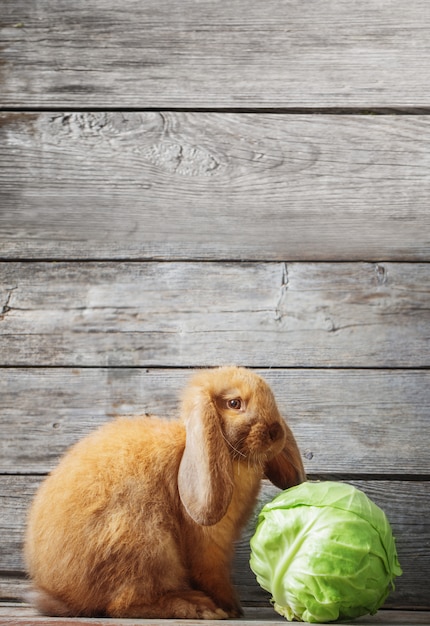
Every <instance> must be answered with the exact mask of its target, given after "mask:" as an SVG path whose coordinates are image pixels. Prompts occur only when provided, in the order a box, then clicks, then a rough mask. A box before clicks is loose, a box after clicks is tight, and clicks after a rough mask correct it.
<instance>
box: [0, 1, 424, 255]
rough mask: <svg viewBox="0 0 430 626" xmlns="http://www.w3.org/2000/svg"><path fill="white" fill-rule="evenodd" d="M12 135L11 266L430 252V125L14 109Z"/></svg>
mask: <svg viewBox="0 0 430 626" xmlns="http://www.w3.org/2000/svg"><path fill="white" fill-rule="evenodd" d="M19 4H20V3H16V4H15V7H16V8H14V9H13V11H14V15H16V18H15V19H18V15H19V14H20V8H21V10H22V7H19ZM200 4H201V3H198V4H196V7H198V6H200ZM277 4H278V5H279V3H277ZM332 4H333V3H332ZM336 4H338V3H336V2H335V3H334V5H336ZM389 4H390V12H393V14H394V13H395V11H396V9H394V8H393V6H392V4H393V3H392V1H390V3H389ZM401 4H402V5H404V3H401ZM409 4H410V3H408V5H407V7H408V8H407V11H408V13H410V12H411V8H410V6H409ZM28 5H29V6H30V3H28ZM145 5H146V3H138V6H136V10H142V9H140V7H144V6H145ZM312 5H315V3H312ZM13 6H14V5H13V4H12V3H8V7H10V9H11V8H12V7H13ZM45 6H46V5H45V4H44V3H43V2H39V3H38V7H39V10H40V11H41V15H43V14H44V7H45ZM59 6H60V5H59V3H58V2H55V3H54V5H53V6H52V7H51V11H52V15H51V17H49V18H48V16H46V18H47V20H48V21H47V22H46V24H48V23H49V21H50V19H54V17H53V16H54V15H55V13H56V11H57V7H59ZM166 6H167V5H166ZM261 6H263V5H261ZM280 6H281V5H279V7H280ZM282 6H284V5H282ZM309 6H310V5H309ZM358 6H361V3H358V4H357V3H356V4H354V6H353V7H352V6H350V4H349V3H348V14H349V12H350V11H352V12H354V11H355V10H356V8H357V7H358ZM61 7H62V8H61V11H66V12H67V10H66V9H65V6H64V5H61ZM306 7H308V4H307V3H305V5H303V6H302V5H300V13H302V12H303V11H306V10H309V9H307V8H306ZM405 7H406V5H405ZM3 9H4V7H3ZM10 9H9V10H10ZM6 10H8V9H6ZM81 10H82V11H83V10H84V9H83V8H82V9H81ZM160 10H161V9H160ZM183 10H184V8H183V6H182V4H181V11H183ZM278 10H279V9H278ZM312 10H315V8H313V9H312ZM327 10H329V9H328V7H327V6H326V3H324V14H325V13H326V11H327ZM402 10H403V9H402ZM404 10H406V8H405V9H404ZM91 11H92V10H91ZM118 11H119V14H121V15H122V14H124V12H123V10H122V9H121V10H118ZM264 12H265V14H266V15H270V11H269V9H268V7H267V6H266V4H264ZM245 13H248V10H247V11H246V12H245ZM172 14H174V12H173V13H172ZM184 14H185V13H184ZM315 15H318V12H316V13H315ZM320 18H321V16H319V18H318V20H319V21H320ZM44 19H45V18H44ZM133 19H135V18H134V16H133ZM348 19H349V18H348ZM396 19H399V20H400V17H398V18H396ZM23 20H24V17H23ZM98 20H100V13H98V14H97V21H98ZM24 21H25V20H24ZM84 22H85V20H84ZM60 23H61V22H60ZM273 23H274V24H275V23H276V22H275V21H274V22H273ZM399 23H400V21H399ZM42 24H43V25H42ZM38 27H39V28H42V29H43V28H45V22H44V21H42V22H41V23H40V24H39V25H38ZM319 27H320V26H319ZM56 28H57V27H56ZM56 28H55V29H54V30H56ZM58 28H59V30H58V32H61V26H58ZM403 28H404V24H403V23H402V29H403ZM420 28H421V31H420V32H422V33H424V32H425V29H424V28H422V24H421V25H420ZM12 30H13V29H12ZM25 30H26V29H15V30H14V32H16V33H18V35H19V36H24V31H25ZM52 32H54V31H52ZM405 32H406V31H405ZM89 41H91V46H93V45H94V41H95V40H94V38H91V39H90V40H89ZM416 45H417V43H416V40H415V41H414V46H416ZM429 46H430V38H429ZM417 49H418V48H417ZM33 53H34V50H33V51H32V54H33ZM401 53H402V55H404V53H405V51H404V49H402V50H401ZM51 57H52V59H53V60H56V59H57V55H56V54H54V55H50V58H51ZM429 58H430V57H429ZM416 67H418V66H416ZM26 71H31V72H32V73H34V67H33V66H31V68H30V67H26ZM139 72H141V68H140V69H139ZM354 74H355V73H354ZM61 75H62V76H63V75H64V73H62V74H61ZM128 77H129V74H127V80H128ZM91 80H93V79H91ZM278 82H279V83H280V84H281V83H282V81H278ZM417 84H419V85H425V86H426V84H427V83H426V82H425V81H423V80H422V74H420V80H419V82H418V83H417ZM163 90H165V84H164V83H163ZM409 96H410V93H409V94H408V97H409ZM49 102H50V104H52V100H50V101H49ZM32 104H33V102H32ZM103 104H104V105H105V104H106V103H105V100H103ZM115 104H116V105H117V104H118V102H117V101H116V100H115ZM158 104H159V103H158ZM0 133H1V141H0V206H1V212H0V256H1V257H2V258H18V257H20V258H26V259H27V258H56V259H67V258H83V259H84V258H93V259H97V258H99V259H109V258H112V259H113V258H124V259H125V258H135V259H136V258H137V259H149V258H164V259H185V260H186V259H196V258H201V259H210V260H216V259H233V260H243V259H248V260H259V259H266V260H278V259H280V260H349V261H351V260H363V259H367V260H376V261H379V260H381V259H384V260H397V261H399V260H405V261H414V260H429V258H430V238H429V232H430V213H429V211H428V198H429V196H430V179H429V176H428V171H429V168H430V150H429V145H430V119H429V118H428V117H427V116H376V117H374V116H368V115H367V116H330V115H307V116H306V115H294V116H291V115H253V114H241V115H234V114H232V115H228V114H214V113H172V112H163V113H157V112H150V113H108V112H105V113H67V114H66V113H42V114H34V113H33V114H10V113H8V114H3V115H0Z"/></svg>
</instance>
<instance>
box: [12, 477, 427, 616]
mask: <svg viewBox="0 0 430 626" xmlns="http://www.w3.org/2000/svg"><path fill="white" fill-rule="evenodd" d="M40 481H41V477H28V476H27V477H23V476H0V504H1V510H2V515H1V517H0V532H1V536H2V542H1V547H0V550H1V551H0V571H2V572H4V573H7V572H8V571H12V572H20V571H21V572H22V571H23V567H24V566H23V561H22V555H21V545H22V537H23V531H24V520H25V512H26V510H27V507H28V505H29V502H30V498H31V496H32V493H33V492H34V490H35V489H36V487H37V485H38V484H39V482H40ZM354 484H355V485H356V486H357V487H359V488H361V489H363V490H364V491H365V492H366V493H367V494H368V495H369V496H370V497H371V498H372V499H373V500H374V501H375V502H376V503H377V504H378V505H379V506H381V507H382V508H383V509H384V510H385V511H386V514H387V516H388V518H389V520H390V522H391V525H392V528H393V533H394V535H395V537H396V541H397V547H398V552H399V560H400V562H401V565H402V568H403V575H402V576H401V577H400V578H399V579H398V581H397V584H396V590H395V592H394V593H393V594H392V595H390V598H389V600H388V603H387V605H388V606H390V607H408V606H409V607H412V606H414V607H416V608H417V607H422V608H430V605H429V597H428V579H429V575H430V552H429V549H428V548H429V545H430V529H429V526H428V523H427V519H426V516H427V514H428V507H429V485H430V483H428V482H403V481H393V482H390V481H381V482H379V481H376V482H372V481H356V482H354ZM276 493H278V490H276V488H274V487H272V486H270V485H267V486H265V488H264V489H263V491H262V495H261V501H260V504H259V506H261V505H262V503H263V502H266V501H268V500H269V499H271V498H272V497H273V496H274V495H275V494H276ZM252 533H253V520H252V521H251V523H250V525H249V528H248V530H247V532H246V533H245V534H244V537H243V538H242V540H241V541H240V542H239V544H238V549H237V558H236V560H235V568H234V571H235V580H236V581H237V584H238V586H239V590H240V594H241V598H242V601H243V602H244V603H245V604H246V603H249V602H251V603H255V604H258V603H263V604H264V603H265V602H266V600H267V594H266V593H265V592H263V591H262V590H261V589H260V588H259V586H258V585H257V583H256V582H255V578H254V575H253V574H252V572H251V571H250V569H249V566H248V558H249V547H248V544H249V538H250V536H251V534H252ZM0 590H1V579H0ZM9 593H10V588H9ZM9 597H10V596H9Z"/></svg>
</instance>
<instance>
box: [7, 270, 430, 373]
mask: <svg viewBox="0 0 430 626" xmlns="http://www.w3.org/2000/svg"><path fill="white" fill-rule="evenodd" d="M0 277H1V289H0V298H1V303H2V311H3V312H2V315H1V320H0V332H1V352H0V363H1V364H2V365H5V366H6V365H13V366H25V365H31V366H34V365H39V366H41V365H49V366H54V365H57V366H58V365H61V366H144V367H145V366H170V365H172V364H174V365H175V366H176V367H178V366H202V365H212V364H214V363H215V364H222V363H231V362H239V363H241V364H244V365H249V366H258V367H267V366H277V367H281V366H292V367H295V366H313V367H319V366H330V367H335V366H342V367H344V366H345V367H360V366H362V367H375V366H376V367H378V366H379V367H392V366H395V367H418V366H428V365H429V362H430V359H429V357H430V354H429V349H430V344H429V342H428V340H427V339H428V329H429V310H430V308H429V293H430V272H429V266H428V265H426V264H413V265H410V264H389V263H387V264H364V263H360V264H336V263H329V264H314V263H291V264H284V263H255V264H234V263H233V264H232V263H205V264H199V263H171V264H170V263H169V264H165V263H81V264H79V263H31V264H28V263H2V264H0ZM0 310H1V309H0Z"/></svg>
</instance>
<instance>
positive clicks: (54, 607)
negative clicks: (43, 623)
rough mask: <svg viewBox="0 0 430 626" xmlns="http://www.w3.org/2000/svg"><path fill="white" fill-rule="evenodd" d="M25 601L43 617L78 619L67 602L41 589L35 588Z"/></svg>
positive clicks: (29, 592) (27, 594) (25, 597)
mask: <svg viewBox="0 0 430 626" xmlns="http://www.w3.org/2000/svg"><path fill="white" fill-rule="evenodd" d="M24 600H25V601H26V602H28V603H29V604H32V605H33V606H34V607H35V608H36V609H37V610H38V611H39V612H40V613H42V615H48V616H49V617H76V612H75V611H73V610H72V609H71V608H70V607H69V606H67V604H66V603H65V602H63V601H62V600H60V599H59V598H56V597H55V596H53V595H51V594H50V593H48V592H47V591H45V590H44V589H41V588H40V587H33V588H32V589H30V590H29V591H28V592H27V593H26V594H25V596H24Z"/></svg>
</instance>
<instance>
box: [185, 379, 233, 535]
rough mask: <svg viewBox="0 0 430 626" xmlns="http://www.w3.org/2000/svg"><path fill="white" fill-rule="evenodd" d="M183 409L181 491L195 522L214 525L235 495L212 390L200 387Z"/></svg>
mask: <svg viewBox="0 0 430 626" xmlns="http://www.w3.org/2000/svg"><path fill="white" fill-rule="evenodd" d="M190 391H192V390H190ZM190 395H191V393H190ZM184 412H185V414H184V415H183V419H184V421H185V429H186V443H185V450H184V454H183V456H182V459H181V463H180V466H179V475H178V487H179V495H180V498H181V501H182V504H183V505H184V507H185V509H186V511H187V513H188V514H189V515H190V516H191V517H192V519H193V520H194V521H195V522H197V523H198V524H201V525H203V526H211V525H213V524H216V523H217V522H219V520H220V519H221V518H222V517H223V516H224V514H225V512H226V511H227V508H228V505H229V504H230V501H231V498H232V494H233V467H232V461H231V458H230V455H229V452H228V449H227V446H226V443H225V441H224V438H223V434H222V431H221V425H220V423H219V418H218V414H217V411H216V407H215V406H214V403H213V401H212V399H211V397H210V394H209V393H208V392H206V391H203V390H199V391H198V392H197V394H196V395H194V396H193V398H192V400H191V399H189V400H188V401H185V402H184Z"/></svg>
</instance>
